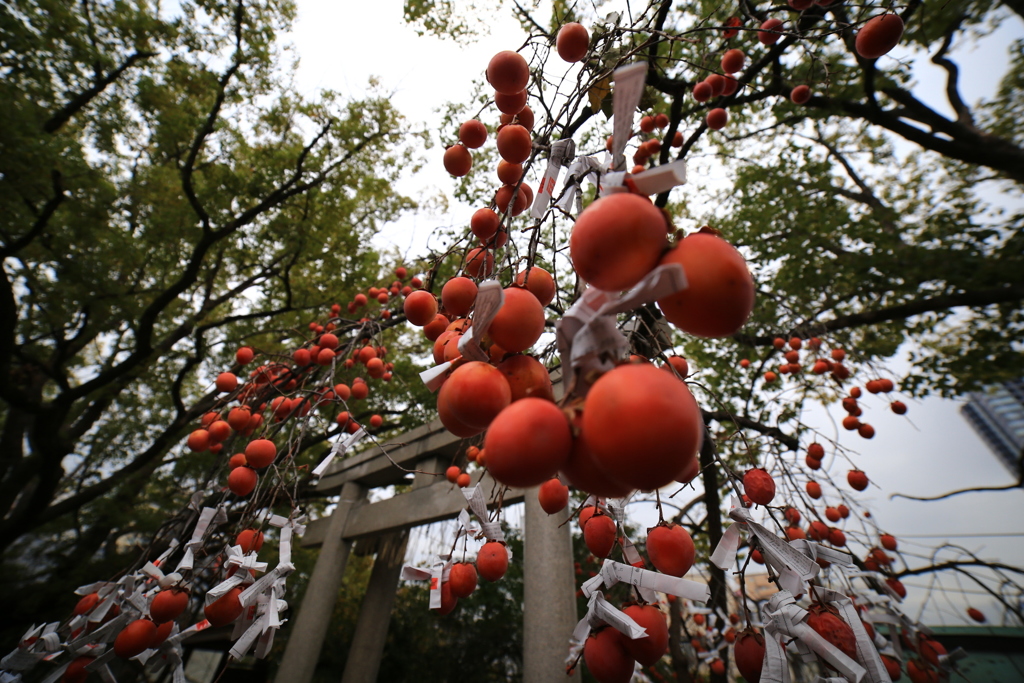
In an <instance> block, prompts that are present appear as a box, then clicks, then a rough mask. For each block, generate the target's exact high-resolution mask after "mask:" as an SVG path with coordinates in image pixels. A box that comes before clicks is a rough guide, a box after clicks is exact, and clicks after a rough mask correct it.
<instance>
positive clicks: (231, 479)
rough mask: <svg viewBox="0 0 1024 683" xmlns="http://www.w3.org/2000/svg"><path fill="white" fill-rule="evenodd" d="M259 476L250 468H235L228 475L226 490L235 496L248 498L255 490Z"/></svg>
mask: <svg viewBox="0 0 1024 683" xmlns="http://www.w3.org/2000/svg"><path fill="white" fill-rule="evenodd" d="M258 481H259V475H258V474H256V470H254V469H252V468H251V467H236V468H235V469H233V470H231V472H230V473H229V474H228V488H229V489H231V492H232V493H234V494H235V495H236V496H242V497H243V498H244V497H245V496H248V495H249V494H250V493H252V492H253V490H254V489H255V488H256V482H258Z"/></svg>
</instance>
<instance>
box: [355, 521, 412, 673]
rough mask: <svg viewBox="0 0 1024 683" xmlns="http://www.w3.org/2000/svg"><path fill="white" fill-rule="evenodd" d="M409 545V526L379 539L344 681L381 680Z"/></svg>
mask: <svg viewBox="0 0 1024 683" xmlns="http://www.w3.org/2000/svg"><path fill="white" fill-rule="evenodd" d="M408 544H409V531H408V530H407V529H403V530H402V531H396V532H393V533H391V534H388V535H387V536H384V537H382V538H380V539H379V546H378V548H379V549H378V551H377V558H376V559H375V560H374V561H373V571H372V572H371V573H370V582H369V583H368V584H367V586H366V593H365V594H364V595H363V602H362V606H361V607H360V608H359V619H358V620H357V621H356V631H355V635H354V636H353V637H352V644H351V645H350V646H349V648H348V659H347V660H346V661H345V673H343V674H342V677H341V680H342V681H344V683H374V681H376V680H377V672H378V671H380V660H381V657H382V656H383V655H384V645H385V644H386V642H387V637H388V624H389V623H390V622H391V610H392V608H393V607H394V605H395V593H396V592H397V591H398V581H399V579H400V578H401V576H402V563H403V562H404V561H405V549H406V547H407V546H408Z"/></svg>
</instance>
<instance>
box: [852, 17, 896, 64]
mask: <svg viewBox="0 0 1024 683" xmlns="http://www.w3.org/2000/svg"><path fill="white" fill-rule="evenodd" d="M902 37H903V19H901V18H900V16H899V15H898V14H880V15H878V16H876V17H872V18H870V19H868V20H867V22H865V23H864V25H863V26H862V27H861V28H860V30H859V31H857V37H856V39H855V41H854V48H855V49H856V50H857V54H859V55H860V56H861V57H863V58H864V59H877V58H879V57H881V56H882V55H884V54H888V52H889V51H890V50H892V49H893V48H894V47H896V46H897V45H898V44H899V42H900V38H902Z"/></svg>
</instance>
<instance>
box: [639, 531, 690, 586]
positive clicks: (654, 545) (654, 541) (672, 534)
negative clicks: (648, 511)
mask: <svg viewBox="0 0 1024 683" xmlns="http://www.w3.org/2000/svg"><path fill="white" fill-rule="evenodd" d="M695 552H696V551H695V549H694V545H693V538H691V537H690V534H689V532H688V531H687V530H686V529H685V528H683V527H682V526H680V525H678V524H664V525H661V524H659V525H658V526H656V527H654V528H653V529H648V531H647V557H648V558H650V560H651V564H653V565H654V568H655V569H657V570H658V571H659V572H661V573H662V574H668V575H669V576H679V577H681V576H683V575H684V574H686V572H688V571H690V567H692V566H693V559H694V555H695Z"/></svg>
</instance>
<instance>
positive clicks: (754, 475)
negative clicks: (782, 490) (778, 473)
mask: <svg viewBox="0 0 1024 683" xmlns="http://www.w3.org/2000/svg"><path fill="white" fill-rule="evenodd" d="M743 493H745V494H746V496H747V497H748V498H750V500H751V501H753V502H754V503H757V504H758V505H767V504H768V503H770V502H772V499H774V498H775V480H774V479H772V475H770V474H768V472H766V471H765V470H763V469H761V468H760V467H754V468H753V469H749V470H747V473H746V474H744V475H743Z"/></svg>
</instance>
